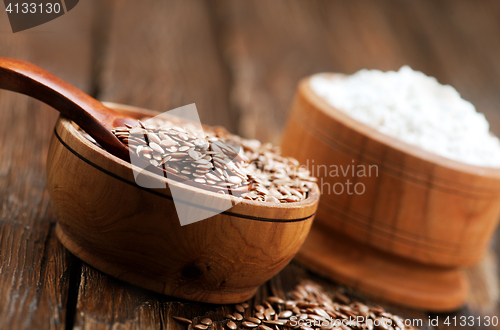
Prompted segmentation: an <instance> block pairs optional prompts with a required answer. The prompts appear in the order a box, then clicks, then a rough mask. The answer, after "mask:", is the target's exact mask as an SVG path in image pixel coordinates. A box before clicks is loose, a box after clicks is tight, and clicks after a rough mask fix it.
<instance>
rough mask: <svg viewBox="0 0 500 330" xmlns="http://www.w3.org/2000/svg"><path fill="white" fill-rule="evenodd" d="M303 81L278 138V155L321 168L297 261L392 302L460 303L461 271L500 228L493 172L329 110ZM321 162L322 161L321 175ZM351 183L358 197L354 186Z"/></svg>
mask: <svg viewBox="0 0 500 330" xmlns="http://www.w3.org/2000/svg"><path fill="white" fill-rule="evenodd" d="M333 75H334V79H343V77H344V76H343V75H340V74H333ZM310 79H311V78H310V77H309V78H306V79H304V80H303V81H301V82H300V84H299V86H298V89H297V92H296V96H295V99H294V102H293V105H292V109H291V114H290V117H289V120H288V123H287V125H286V128H285V131H284V135H283V138H282V152H283V155H285V156H292V157H295V158H296V159H297V160H298V161H299V162H300V163H301V164H303V165H306V166H308V167H309V168H310V169H311V170H313V169H314V170H315V172H321V173H313V175H314V176H317V177H318V186H319V189H320V191H321V193H322V197H321V201H320V203H319V206H318V212H317V216H316V221H315V224H314V226H313V228H312V230H311V234H310V236H309V238H308V239H307V240H306V243H305V244H304V246H303V248H302V250H301V251H300V252H299V254H298V256H297V257H298V259H299V260H301V261H302V262H304V263H306V264H308V265H309V266H310V267H312V268H314V269H316V270H317V271H320V272H322V273H323V274H325V275H327V276H329V277H331V278H334V279H336V280H339V281H341V282H344V283H348V284H351V285H354V286H356V287H358V288H360V289H362V290H364V291H367V292H369V293H371V294H372V295H375V296H378V297H381V298H385V299H387V300H391V301H394V302H396V303H399V304H404V305H407V306H411V307H415V308H421V309H428V310H436V311H439V310H451V309H454V308H458V307H460V306H461V305H462V304H463V303H464V301H465V299H466V295H467V289H468V283H467V282H466V280H465V278H464V276H463V274H462V271H461V267H462V266H466V265H471V264H474V263H476V262H477V261H478V260H479V259H480V258H481V257H482V256H483V254H484V253H485V250H486V248H487V247H488V245H489V242H490V240H491V238H492V235H493V233H494V232H495V229H496V227H497V224H498V219H499V216H500V169H494V168H484V167H478V166H473V165H468V164H464V163H460V162H457V161H454V160H450V159H447V158H444V157H441V156H438V155H436V154H433V153H431V152H428V151H425V150H422V149H420V148H418V147H414V146H412V145H409V144H407V143H405V142H402V141H400V140H397V139H395V138H393V137H390V136H388V135H385V134H383V133H381V132H379V131H377V130H376V129H374V128H372V127H369V126H367V125H365V124H362V123H360V122H358V121H356V120H355V119H353V118H351V117H349V116H348V115H347V114H345V113H343V112H341V111H339V110H337V109H335V108H334V107H332V106H331V105H330V104H329V103H327V102H326V101H325V100H324V99H322V98H321V97H320V96H318V95H317V94H316V93H315V92H314V91H313V90H312V89H311V87H310V83H309V80H310ZM318 165H319V166H321V165H324V166H326V167H327V169H328V174H327V175H326V176H325V171H324V168H323V167H321V168H318ZM332 165H336V166H337V169H340V166H343V169H344V170H346V169H347V166H349V165H351V166H352V165H355V166H356V167H355V169H356V171H358V170H361V169H363V168H364V169H365V175H366V176H363V173H362V172H360V173H359V175H357V172H355V175H354V176H353V175H352V171H348V173H345V174H346V175H345V176H344V175H343V174H342V173H340V174H339V177H336V176H335V174H336V173H335V172H332V171H331V170H334V169H335V167H331V166H332ZM374 165H375V166H376V168H377V169H378V172H377V175H375V173H376V172H375V167H372V170H373V171H372V173H371V174H372V175H371V176H368V174H369V173H368V171H367V169H369V166H374ZM358 166H361V167H358ZM351 169H352V168H351ZM318 170H319V171H318ZM347 180H350V182H351V186H350V187H351V194H348V193H347V186H346V182H347ZM358 183H360V184H362V185H360V186H358V190H357V191H358V192H359V194H357V193H355V192H354V190H353V188H354V184H358ZM335 184H337V186H336V188H337V189H336V191H335V192H334V191H333V186H334V185H335ZM339 184H343V187H344V192H343V193H341V189H340V188H341V186H340V185H339ZM363 186H364V188H365V189H364V193H361V192H362V190H363V189H361V188H362V187H363Z"/></svg>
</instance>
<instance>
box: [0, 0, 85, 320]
mask: <svg viewBox="0 0 500 330" xmlns="http://www.w3.org/2000/svg"><path fill="white" fill-rule="evenodd" d="M86 7H87V5H86V4H85V5H81V6H79V7H77V8H75V9H74V12H73V14H72V15H65V16H63V17H61V18H59V19H57V20H54V21H52V22H50V23H47V24H46V25H42V26H40V27H37V28H34V29H32V30H28V31H26V32H21V33H18V34H12V32H11V30H10V26H9V25H8V20H7V17H6V16H7V15H6V13H5V12H4V11H1V12H0V31H1V32H0V33H1V34H0V56H3V57H14V58H18V59H23V60H27V61H31V62H34V63H35V64H38V65H40V66H43V67H45V68H47V69H48V70H51V71H53V72H54V73H56V74H59V75H60V76H62V77H64V78H65V79H68V80H69V81H70V82H72V83H74V84H76V85H78V86H79V87H83V88H84V87H86V86H88V83H89V82H90V81H89V77H90V76H89V74H88V72H89V66H90V49H88V45H87V41H88V36H89V33H88V32H89V31H90V30H89V24H88V20H87V19H86V18H88V17H86V15H87V9H86ZM0 118H1V120H0V132H1V133H0V145H1V146H2V147H1V148H0V204H1V207H0V329H6V330H7V329H16V330H18V329H64V328H65V323H66V312H67V310H66V306H67V303H68V291H69V282H70V276H69V274H70V268H71V265H72V262H73V260H74V259H73V258H72V257H71V256H70V254H69V253H68V252H67V251H66V250H65V249H64V248H63V247H62V245H61V244H60V243H59V241H58V240H57V238H56V236H55V234H54V230H53V224H54V218H53V216H52V214H51V212H50V207H49V198H48V194H47V191H46V189H45V165H46V155H47V149H48V145H49V140H50V137H51V135H52V131H53V127H54V122H55V120H56V118H57V112H56V111H54V110H53V109H51V108H50V107H48V106H46V105H44V104H42V103H40V102H38V101H35V100H31V99H29V98H28V97H26V96H23V95H18V94H14V93H11V92H5V91H1V92H0Z"/></svg>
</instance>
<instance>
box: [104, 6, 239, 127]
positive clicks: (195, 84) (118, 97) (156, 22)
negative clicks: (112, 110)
mask: <svg viewBox="0 0 500 330" xmlns="http://www.w3.org/2000/svg"><path fill="white" fill-rule="evenodd" d="M109 28H110V30H109V32H108V33H109V37H108V44H107V45H106V46H107V48H106V51H105V54H106V58H105V60H104V63H103V67H102V72H101V76H100V80H99V82H100V92H99V98H100V99H102V100H105V101H111V102H117V103H122V104H129V105H133V106H138V107H142V108H146V109H153V110H156V111H162V112H164V111H168V110H172V109H174V108H177V107H180V106H184V105H187V104H191V103H196V106H197V109H198V113H199V115H200V119H201V122H202V123H203V124H207V125H215V124H217V125H222V126H225V127H226V128H227V129H229V130H230V131H233V132H234V128H235V121H236V118H235V114H234V113H233V112H231V111H229V107H228V95H227V90H228V83H229V81H228V77H227V73H226V70H225V67H224V64H223V62H222V59H221V57H220V54H219V52H218V49H217V46H216V44H215V41H216V39H215V35H214V31H213V27H212V22H211V18H210V15H209V7H208V4H207V3H205V2H202V1H171V0H169V1H161V2H159V1H151V2H148V4H147V5H139V4H137V2H136V1H133V0H126V1H116V3H115V5H114V6H113V7H112V21H111V25H110V27H109Z"/></svg>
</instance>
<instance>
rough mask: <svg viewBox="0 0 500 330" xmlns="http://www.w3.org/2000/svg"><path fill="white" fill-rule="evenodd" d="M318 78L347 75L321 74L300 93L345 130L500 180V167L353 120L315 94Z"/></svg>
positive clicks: (301, 85) (303, 85) (302, 86)
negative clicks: (440, 151)
mask: <svg viewBox="0 0 500 330" xmlns="http://www.w3.org/2000/svg"><path fill="white" fill-rule="evenodd" d="M317 76H328V77H333V78H339V79H342V78H345V77H347V75H345V74H342V73H332V72H322V73H316V74H314V75H311V76H308V77H306V78H304V79H302V80H301V81H300V82H299V91H300V94H301V95H302V96H303V97H304V98H305V99H306V100H307V101H308V102H310V103H311V104H312V105H313V106H314V107H315V108H316V109H317V110H319V111H320V112H321V113H322V114H323V115H325V116H327V117H330V118H333V119H334V120H336V121H337V122H339V123H341V124H342V125H344V126H345V127H347V128H349V129H351V130H353V131H355V132H357V133H359V134H361V135H364V136H366V137H368V138H370V139H372V140H374V141H376V142H378V143H380V144H383V145H385V146H387V147H389V148H392V149H394V150H396V151H399V152H401V153H404V154H408V155H410V156H412V157H414V158H417V159H419V160H421V161H424V162H427V163H431V164H434V165H439V166H441V167H444V168H447V169H450V170H455V171H459V172H463V173H466V174H469V175H473V176H478V175H479V176H486V177H492V178H495V179H500V168H495V167H485V166H478V165H472V164H468V163H464V162H460V161H457V160H454V159H451V158H447V157H444V156H441V155H438V154H436V153H433V152H430V151H427V150H425V149H422V148H421V147H419V146H416V145H413V144H410V143H407V142H404V141H402V140H399V139H397V138H395V137H392V136H390V135H387V134H385V133H382V132H380V131H378V130H377V129H376V128H374V127H371V126H369V125H367V124H365V123H362V122H360V121H358V120H356V119H354V118H352V117H351V116H349V115H348V114H346V113H344V112H342V111H340V110H338V109H337V108H335V107H334V106H332V105H331V104H330V103H328V102H327V101H326V100H325V99H324V98H323V97H321V96H320V95H318V94H316V92H315V91H314V90H313V89H312V87H311V83H310V80H311V79H312V78H313V77H317Z"/></svg>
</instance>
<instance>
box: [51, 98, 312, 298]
mask: <svg viewBox="0 0 500 330" xmlns="http://www.w3.org/2000/svg"><path fill="white" fill-rule="evenodd" d="M115 109H116V108H115ZM118 111H120V113H123V114H124V115H131V116H132V117H136V116H145V115H146V113H145V112H144V111H136V112H135V113H131V112H125V111H123V110H120V109H118ZM47 158H48V160H47V188H48V190H49V194H50V197H51V201H52V207H53V210H54V214H55V216H56V218H57V220H58V223H57V229H56V232H57V235H58V237H59V239H60V240H61V242H62V243H63V245H64V246H65V247H67V248H68V249H69V250H70V251H71V252H72V253H74V254H75V255H76V256H78V257H79V258H81V259H82V260H83V261H85V262H87V263H89V264H90V265H93V266H94V267H96V268H97V269H100V270H102V271H103V272H105V273H107V274H110V275H112V276H115V277H116V278H119V279H121V280H123V281H125V282H128V283H132V284H135V285H138V286H141V287H144V288H146V289H149V290H153V291H156V292H159V293H163V294H167V295H171V296H175V297H179V298H183V299H189V300H194V301H203V302H210V303H238V302H241V301H243V300H246V299H249V298H250V297H251V296H252V295H253V294H254V292H255V291H256V290H257V287H258V286H260V285H262V284H263V283H264V282H266V281H267V280H269V279H270V278H271V277H273V276H274V275H275V274H277V273H278V272H279V271H280V270H281V269H282V268H283V267H284V266H285V265H286V264H288V263H289V262H290V260H291V259H292V258H293V257H294V256H295V254H296V253H297V251H298V250H299V248H300V246H301V245H302V243H303V242H304V240H305V238H306V236H307V233H308V232H309V228H310V226H311V224H312V221H313V219H314V214H315V212H316V206H317V204H318V200H319V193H318V189H317V187H313V188H312V190H311V192H310V194H309V197H308V198H307V199H305V200H303V201H300V202H296V203H285V204H271V203H266V202H255V201H248V200H243V199H241V200H239V201H238V202H236V201H234V198H233V197H231V196H228V195H221V194H218V193H216V192H210V191H207V190H205V189H200V188H197V187H194V186H191V185H187V184H184V183H179V182H177V181H174V180H170V179H169V180H167V179H166V178H165V177H164V176H163V175H155V174H149V177H148V182H149V183H150V185H153V182H154V183H156V184H155V185H154V187H155V188H154V189H144V188H142V187H139V186H137V185H136V184H135V182H136V181H135V180H134V173H133V170H132V165H131V164H130V163H128V162H125V161H122V160H120V159H119V158H117V157H114V156H112V155H110V154H109V153H107V152H105V151H104V150H102V149H101V148H99V147H97V146H95V145H94V144H92V143H91V142H89V141H87V140H86V139H85V138H83V137H82V136H81V134H80V133H79V132H78V131H77V130H76V129H75V128H74V127H73V125H72V123H71V122H70V121H69V120H68V119H65V118H62V119H60V120H58V122H57V124H56V129H55V135H54V137H53V138H52V141H51V145H50V149H49V154H48V157H47ZM75 173H80V174H79V175H77V176H75V175H74V174H75ZM142 176H143V177H145V176H146V174H142ZM160 184H161V185H160ZM182 204H184V205H182ZM207 208H210V210H212V211H211V212H206V210H207ZM176 210H177V212H176ZM178 213H184V214H186V215H187V216H189V217H190V218H192V217H194V216H197V215H199V214H202V215H203V216H205V217H206V219H203V218H201V219H202V220H203V221H198V222H196V223H191V224H189V225H185V226H182V225H181V224H183V223H184V222H182V221H183V219H179V218H181V216H179V217H178V216H177V214H178ZM189 220H191V219H189ZM256 238H258V239H256Z"/></svg>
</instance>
